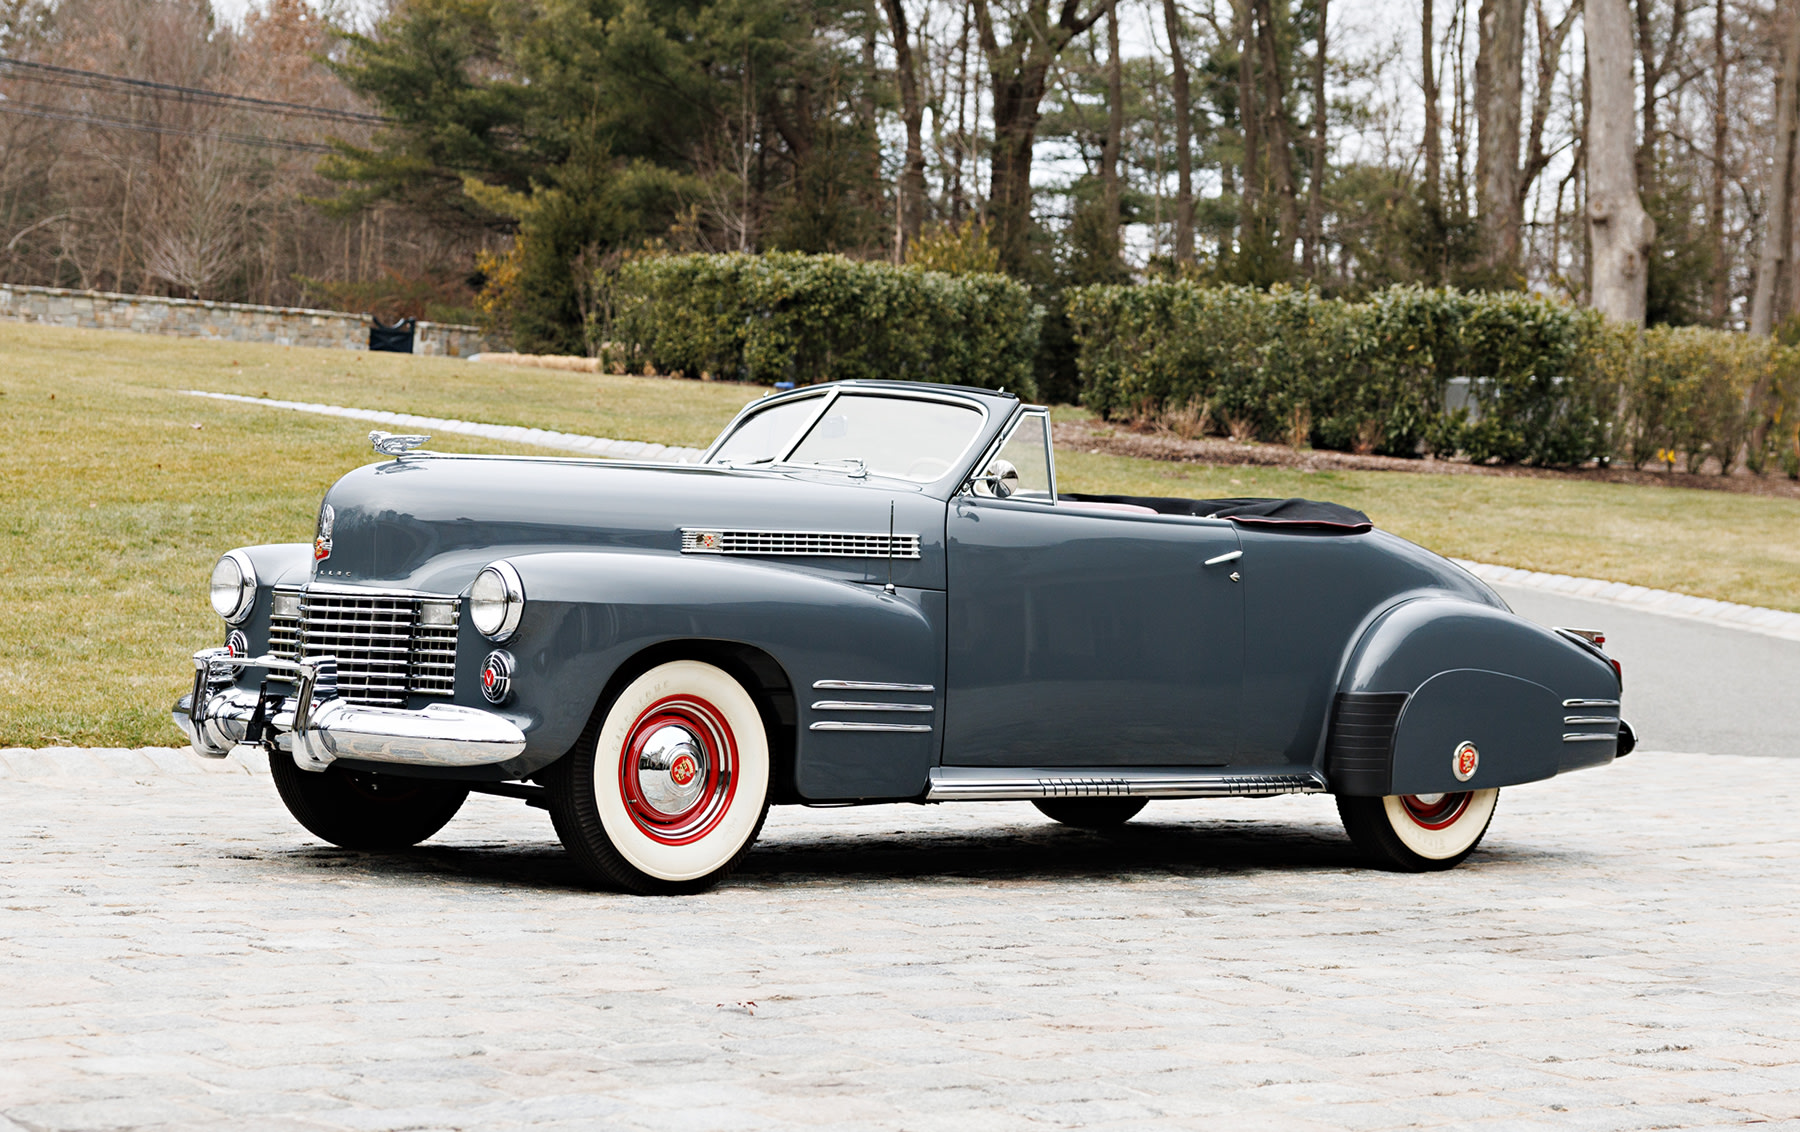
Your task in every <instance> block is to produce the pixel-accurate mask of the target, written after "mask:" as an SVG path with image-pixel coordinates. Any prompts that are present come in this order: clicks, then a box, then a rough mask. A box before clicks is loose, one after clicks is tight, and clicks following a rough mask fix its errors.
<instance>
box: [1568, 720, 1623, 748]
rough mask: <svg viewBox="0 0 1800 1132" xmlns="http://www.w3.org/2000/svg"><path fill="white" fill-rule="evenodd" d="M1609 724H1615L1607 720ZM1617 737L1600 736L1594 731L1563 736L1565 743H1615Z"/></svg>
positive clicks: (1572, 732) (1570, 733)
mask: <svg viewBox="0 0 1800 1132" xmlns="http://www.w3.org/2000/svg"><path fill="white" fill-rule="evenodd" d="M1607 722H1608V723H1611V722H1613V721H1612V720H1610V719H1609V720H1607ZM1618 738H1619V737H1618V736H1617V735H1605V734H1599V733H1596V732H1593V731H1571V732H1569V733H1568V734H1566V735H1564V736H1563V742H1565V743H1613V742H1617V741H1618Z"/></svg>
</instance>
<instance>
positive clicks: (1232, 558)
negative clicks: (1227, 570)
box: [1205, 550, 1244, 566]
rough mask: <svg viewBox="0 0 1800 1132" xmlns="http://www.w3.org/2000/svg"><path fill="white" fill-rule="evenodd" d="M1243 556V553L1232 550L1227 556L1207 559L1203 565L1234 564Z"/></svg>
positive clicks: (1222, 555)
mask: <svg viewBox="0 0 1800 1132" xmlns="http://www.w3.org/2000/svg"><path fill="white" fill-rule="evenodd" d="M1243 556H1244V552H1243V551H1241V550H1234V551H1231V552H1230V553H1228V554H1221V555H1219V556H1218V557H1217V558H1208V559H1207V560H1206V562H1205V565H1207V566H1223V565H1224V564H1225V563H1227V562H1236V561H1237V560H1238V559H1240V558H1242V557H1243Z"/></svg>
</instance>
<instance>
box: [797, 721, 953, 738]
mask: <svg viewBox="0 0 1800 1132" xmlns="http://www.w3.org/2000/svg"><path fill="white" fill-rule="evenodd" d="M807 730H808V731H897V732H903V733H905V734H909V735H922V734H928V733H930V731H931V725H930V724H929V723H845V722H842V721H840V720H836V719H821V720H820V721H819V722H817V723H815V724H813V725H812V726H811V727H809V728H807Z"/></svg>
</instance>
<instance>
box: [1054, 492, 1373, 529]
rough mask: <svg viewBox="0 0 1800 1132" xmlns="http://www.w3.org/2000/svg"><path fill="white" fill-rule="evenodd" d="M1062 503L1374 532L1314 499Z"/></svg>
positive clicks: (1107, 498) (1094, 498)
mask: <svg viewBox="0 0 1800 1132" xmlns="http://www.w3.org/2000/svg"><path fill="white" fill-rule="evenodd" d="M1058 498H1060V499H1073V500H1078V501H1080V502H1083V503H1126V504H1131V505H1132V506H1136V507H1148V508H1150V510H1152V511H1155V512H1157V513H1158V514H1161V515H1197V516H1200V517H1202V518H1216V519H1230V520H1231V521H1232V522H1234V523H1245V524H1253V525H1255V526H1259V527H1273V528H1282V527H1286V528H1290V529H1310V530H1327V531H1339V532H1342V533H1344V534H1354V533H1356V532H1359V531H1367V530H1371V529H1373V527H1374V526H1375V524H1373V523H1371V522H1370V521H1369V517H1368V516H1367V515H1365V514H1363V513H1362V512H1361V511H1358V510H1355V509H1354V508H1350V507H1345V506H1344V505H1342V504H1340V503H1321V502H1319V501H1317V500H1312V499H1170V498H1165V497H1162V496H1154V495H1080V494H1074V493H1067V492H1065V493H1062V494H1060V495H1059V496H1058Z"/></svg>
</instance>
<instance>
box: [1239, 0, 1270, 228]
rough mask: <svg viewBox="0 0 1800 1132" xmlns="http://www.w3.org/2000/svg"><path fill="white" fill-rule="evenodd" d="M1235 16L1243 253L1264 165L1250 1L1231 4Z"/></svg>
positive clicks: (1259, 201)
mask: <svg viewBox="0 0 1800 1132" xmlns="http://www.w3.org/2000/svg"><path fill="white" fill-rule="evenodd" d="M1232 12H1233V13H1234V15H1235V17H1236V19H1237V33H1238V34H1237V40H1238V74H1237V80H1238V89H1237V95H1238V107H1237V110H1238V128H1239V133H1240V134H1241V135H1242V141H1243V146H1242V148H1243V151H1244V152H1243V156H1242V158H1241V165H1240V168H1241V169H1242V171H1243V177H1242V180H1243V182H1244V183H1243V185H1242V186H1240V187H1239V190H1238V246H1239V248H1240V249H1241V248H1242V247H1243V245H1244V242H1245V241H1246V240H1249V239H1251V237H1252V234H1253V233H1254V232H1255V231H1256V223H1257V217H1256V214H1257V212H1258V211H1260V206H1261V204H1262V184H1263V182H1262V161H1261V154H1260V153H1259V152H1258V150H1259V149H1260V148H1261V147H1260V146H1259V145H1258V142H1259V141H1260V140H1261V137H1260V135H1261V132H1262V131H1261V130H1260V129H1258V126H1259V125H1260V119H1261V117H1262V115H1261V114H1260V113H1259V112H1258V110H1257V102H1258V101H1259V100H1258V99H1257V97H1256V29H1255V27H1254V26H1253V25H1254V21H1253V20H1252V19H1251V16H1250V0H1232Z"/></svg>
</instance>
